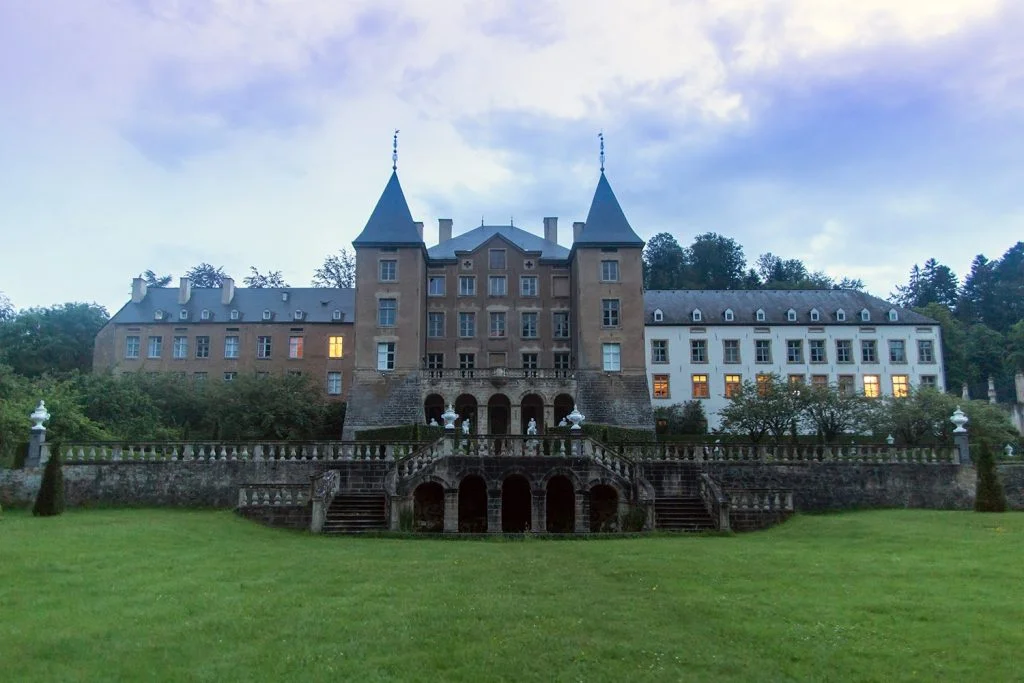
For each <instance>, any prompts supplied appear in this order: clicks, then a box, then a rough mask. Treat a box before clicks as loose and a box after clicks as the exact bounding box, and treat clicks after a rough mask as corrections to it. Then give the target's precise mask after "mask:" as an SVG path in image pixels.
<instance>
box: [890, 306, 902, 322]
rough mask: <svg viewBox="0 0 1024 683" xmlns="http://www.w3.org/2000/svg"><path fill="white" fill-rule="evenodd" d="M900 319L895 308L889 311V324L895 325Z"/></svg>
mask: <svg viewBox="0 0 1024 683" xmlns="http://www.w3.org/2000/svg"><path fill="white" fill-rule="evenodd" d="M899 319H900V315H899V313H897V312H896V309H895V308H890V309H889V322H891V323H894V322H896V321H898V320H899Z"/></svg>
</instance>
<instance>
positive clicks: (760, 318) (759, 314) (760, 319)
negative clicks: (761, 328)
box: [754, 308, 764, 323]
mask: <svg viewBox="0 0 1024 683" xmlns="http://www.w3.org/2000/svg"><path fill="white" fill-rule="evenodd" d="M754 318H756V319H757V322H759V323H763V322H764V309H763V308H759V309H757V313H755V314H754Z"/></svg>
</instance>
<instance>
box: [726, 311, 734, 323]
mask: <svg viewBox="0 0 1024 683" xmlns="http://www.w3.org/2000/svg"><path fill="white" fill-rule="evenodd" d="M735 319H736V316H735V315H733V312H732V309H731V308H727V309H725V322H727V323H731V322H732V321H733V320H735Z"/></svg>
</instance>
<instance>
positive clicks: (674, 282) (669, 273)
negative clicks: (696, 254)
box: [643, 232, 685, 289]
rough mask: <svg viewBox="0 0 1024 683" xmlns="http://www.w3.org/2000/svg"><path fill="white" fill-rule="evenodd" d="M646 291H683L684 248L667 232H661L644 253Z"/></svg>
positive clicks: (649, 243) (650, 241)
mask: <svg viewBox="0 0 1024 683" xmlns="http://www.w3.org/2000/svg"><path fill="white" fill-rule="evenodd" d="M643 262H644V289H681V288H682V287H683V267H684V265H685V260H684V256H683V248H682V247H680V246H679V243H678V242H676V238H675V237H673V236H672V235H671V234H669V233H667V232H659V233H658V234H657V235H655V236H654V237H652V238H651V239H649V240H648V241H647V245H646V246H645V247H644V253H643Z"/></svg>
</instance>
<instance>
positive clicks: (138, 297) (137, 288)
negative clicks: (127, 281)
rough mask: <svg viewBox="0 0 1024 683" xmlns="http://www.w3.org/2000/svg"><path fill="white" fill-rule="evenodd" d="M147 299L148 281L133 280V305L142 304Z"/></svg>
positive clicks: (139, 278)
mask: <svg viewBox="0 0 1024 683" xmlns="http://www.w3.org/2000/svg"><path fill="white" fill-rule="evenodd" d="M145 298H146V281H145V280H144V279H143V278H141V277H137V278H132V303H133V304H137V303H141V302H142V300H143V299H145Z"/></svg>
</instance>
